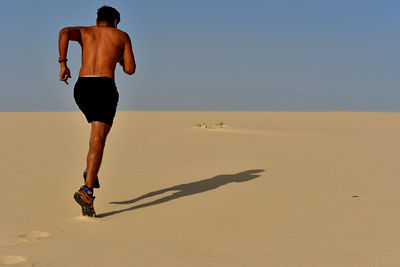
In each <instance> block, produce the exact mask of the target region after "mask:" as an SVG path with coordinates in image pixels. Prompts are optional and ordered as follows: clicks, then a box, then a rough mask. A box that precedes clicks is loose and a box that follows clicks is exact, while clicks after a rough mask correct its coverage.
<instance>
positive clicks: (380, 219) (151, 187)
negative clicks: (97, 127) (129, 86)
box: [0, 111, 400, 267]
mask: <svg viewBox="0 0 400 267" xmlns="http://www.w3.org/2000/svg"><path fill="white" fill-rule="evenodd" d="M0 121H1V122H2V125H3V127H2V133H1V137H2V138H1V139H0V145H1V150H0V151H1V152H0V159H1V168H0V181H1V186H0V214H1V220H0V229H1V231H0V264H4V265H8V264H10V265H11V266H36V267H37V266H296V267H297V266H307V267H309V266H324V267H329V266H332V267H333V266H335V267H336V266H366V267H367V266H385V267H391V266H393V267H395V266H400V256H399V255H398V251H399V249H400V231H399V230H398V223H397V222H398V221H399V219H400V216H399V212H398V207H399V206H400V197H399V194H398V188H400V181H399V179H398V178H399V177H400V167H399V166H400V164H399V160H400V149H399V148H400V137H399V130H400V114H396V113H351V112H156V111H154V112H118V113H117V117H116V120H115V124H114V127H113V129H112V130H111V133H110V135H109V138H108V140H107V145H106V150H105V155H104V159H103V165H102V168H101V170H100V173H99V178H100V183H101V189H100V190H96V191H95V195H96V201H95V208H96V212H97V214H98V217H97V218H88V217H83V216H81V215H80V208H79V206H77V204H76V203H75V202H74V200H73V198H72V195H73V193H74V192H75V191H76V190H77V189H78V188H79V186H80V185H81V184H82V182H83V179H82V177H81V174H82V171H83V169H84V167H85V156H86V152H87V146H88V135H89V127H88V125H87V123H86V122H85V120H84V117H83V115H81V114H80V113H78V112H54V113H40V112H38V113H0ZM221 121H222V122H223V123H224V125H223V127H222V128H219V127H218V126H217V125H216V124H217V123H218V122H221ZM203 122H205V123H207V124H208V125H209V126H212V127H214V129H210V128H204V127H202V128H198V127H196V124H198V123H203Z"/></svg>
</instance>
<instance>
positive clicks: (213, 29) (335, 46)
mask: <svg viewBox="0 0 400 267" xmlns="http://www.w3.org/2000/svg"><path fill="white" fill-rule="evenodd" d="M102 5H111V6H113V7H115V8H117V9H118V10H119V11H120V13H121V23H120V24H119V28H120V29H121V30H124V31H126V32H127V33H128V34H130V35H131V38H132V41H133V46H134V52H135V57H136V61H137V71H136V74H135V75H133V76H127V75H125V74H124V73H123V72H122V70H121V69H120V68H118V69H117V70H116V82H117V86H118V90H119V92H120V102H119V106H118V109H119V110H300V111H327V110H335V109H341V110H350V111H396V112H399V111H400V105H399V101H400V90H399V84H400V69H399V65H400V64H399V62H400V54H399V45H400V37H399V36H400V35H399V28H400V27H399V26H400V21H399V16H398V14H399V11H400V2H398V1H385V0H382V1H355V0H347V1H342V0H338V1H323V0H319V1H294V0H292V1H290V0H280V1H278V0H277V1H256V0H247V1H236V0H230V1H227V0H214V1H210V0H203V1H189V0H186V1H183V0H182V1H178V0H170V1H165V0H147V1H144V0H142V1H134V0H133V1H132V0H131V1H128V0H127V1H122V0H120V1H77V0H71V1H67V2H65V1H59V0H52V1H50V0H43V1H30V0H14V1H4V2H2V8H1V9H0V22H1V24H2V27H1V28H0V34H1V36H2V38H1V42H0V80H1V83H0V111H72V110H78V109H77V107H76V104H75V103H74V100H73V97H72V91H73V85H74V83H75V81H76V78H77V74H78V72H79V64H80V48H79V45H78V44H76V43H71V44H70V48H69V53H68V58H69V61H68V63H69V67H70V69H71V71H72V78H73V79H72V81H71V83H70V85H68V86H66V85H65V84H64V83H61V82H59V81H58V76H59V65H58V63H57V58H58V47H57V41H58V32H59V30H60V29H61V28H62V27H65V26H74V25H82V26H85V25H94V23H95V19H96V11H97V8H99V7H100V6H102Z"/></svg>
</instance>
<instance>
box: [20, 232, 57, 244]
mask: <svg viewBox="0 0 400 267" xmlns="http://www.w3.org/2000/svg"><path fill="white" fill-rule="evenodd" d="M49 236H50V234H49V233H47V232H42V231H30V232H27V233H25V234H23V235H20V236H19V238H20V239H21V240H22V241H24V242H35V241H37V240H39V239H42V238H46V237H49Z"/></svg>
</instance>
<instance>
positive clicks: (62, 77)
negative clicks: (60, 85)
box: [60, 65, 71, 84]
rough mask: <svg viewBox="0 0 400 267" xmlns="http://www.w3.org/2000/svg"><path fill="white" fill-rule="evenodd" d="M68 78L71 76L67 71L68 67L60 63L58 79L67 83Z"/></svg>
mask: <svg viewBox="0 0 400 267" xmlns="http://www.w3.org/2000/svg"><path fill="white" fill-rule="evenodd" d="M68 78H71V72H70V71H69V68H68V67H67V65H61V70H60V81H63V82H65V83H66V84H69V83H68Z"/></svg>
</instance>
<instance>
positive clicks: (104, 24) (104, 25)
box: [96, 21, 115, 28]
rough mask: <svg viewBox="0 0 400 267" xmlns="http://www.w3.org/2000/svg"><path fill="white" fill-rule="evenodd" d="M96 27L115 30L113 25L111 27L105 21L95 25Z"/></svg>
mask: <svg viewBox="0 0 400 267" xmlns="http://www.w3.org/2000/svg"><path fill="white" fill-rule="evenodd" d="M96 26H97V27H110V28H115V27H114V25H112V24H111V23H109V22H107V21H101V22H99V23H97V25H96Z"/></svg>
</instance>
